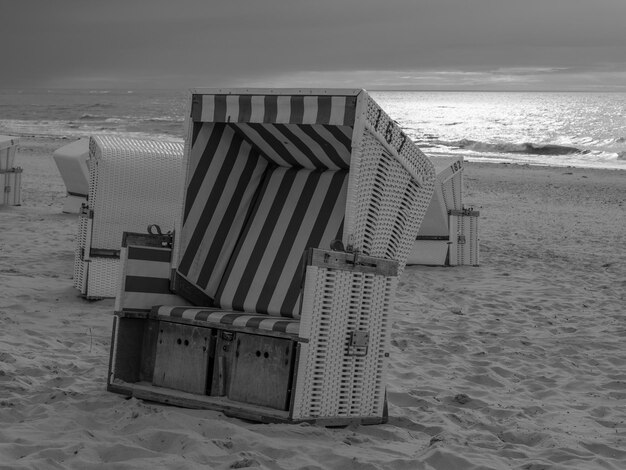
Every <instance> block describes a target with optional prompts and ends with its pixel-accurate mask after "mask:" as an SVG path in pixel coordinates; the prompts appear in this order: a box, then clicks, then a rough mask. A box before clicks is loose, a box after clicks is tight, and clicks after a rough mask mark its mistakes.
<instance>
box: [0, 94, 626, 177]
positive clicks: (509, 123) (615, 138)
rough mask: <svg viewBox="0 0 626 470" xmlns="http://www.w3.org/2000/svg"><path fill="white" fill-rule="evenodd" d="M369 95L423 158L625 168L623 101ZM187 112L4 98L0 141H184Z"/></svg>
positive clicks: (93, 97)
mask: <svg viewBox="0 0 626 470" xmlns="http://www.w3.org/2000/svg"><path fill="white" fill-rule="evenodd" d="M370 93H371V95H372V96H373V97H374V98H375V99H376V101H377V102H378V103H379V104H380V105H381V106H382V107H383V109H385V110H386V111H387V113H388V114H389V115H390V116H391V117H392V118H394V119H395V120H396V121H397V122H398V123H399V125H400V126H401V127H402V128H403V129H404V131H405V132H406V133H407V135H409V137H411V138H412V139H413V140H414V141H415V142H416V143H417V144H418V145H419V146H420V148H421V149H422V150H423V151H424V152H425V153H426V154H432V155H441V154H453V155H463V157H464V158H465V159H466V160H468V161H493V162H510V163H529V164H535V165H549V166H576V167H602V168H620V169H626V93H586V92H584V93H583V92H581V93H571V92H567V93H566V92H564V93H555V92H545V93H530V92H520V93H514V92H409V91H406V92H403V91H372V92H370ZM186 108H187V92H186V91H185V90H180V91H171V90H168V91H162V90H156V91H155V90H122V91H120V90H0V134H5V135H15V136H20V135H46V136H58V137H66V138H73V137H76V138H80V137H85V136H89V135H95V134H107V133H122V134H126V135H129V136H135V137H150V138H156V139H175V140H182V139H183V138H184V135H185V119H184V115H185V110H186Z"/></svg>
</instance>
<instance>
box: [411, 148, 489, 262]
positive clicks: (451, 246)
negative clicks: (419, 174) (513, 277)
mask: <svg viewBox="0 0 626 470" xmlns="http://www.w3.org/2000/svg"><path fill="white" fill-rule="evenodd" d="M430 160H431V161H432V163H433V165H434V167H435V171H436V175H437V179H436V182H435V189H434V193H433V198H432V200H431V202H430V205H429V206H428V210H427V211H426V215H425V216H424V220H423V221H422V224H421V226H420V230H419V232H418V234H417V238H416V241H415V244H414V246H413V250H412V251H411V253H410V255H409V258H408V260H407V264H409V265H413V264H422V265H428V266H460V265H472V266H478V264H479V239H478V216H479V215H480V213H479V212H478V211H474V210H473V209H472V208H466V207H464V205H463V157H461V156H454V157H432V156H431V157H430Z"/></svg>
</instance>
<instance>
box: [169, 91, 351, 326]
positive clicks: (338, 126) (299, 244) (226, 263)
mask: <svg viewBox="0 0 626 470" xmlns="http://www.w3.org/2000/svg"><path fill="white" fill-rule="evenodd" d="M355 110H356V93H354V94H353V95H352V94H345V95H328V94H319V95H315V94H311V95H298V94H296V95H280V94H266V95H259V94H216V93H209V94H203V93H196V94H194V95H192V105H191V119H190V123H191V126H190V145H188V149H187V152H186V153H187V154H186V161H187V162H186V167H187V177H186V183H185V194H184V211H183V220H182V228H181V230H180V235H179V240H178V243H179V250H180V256H179V263H178V268H177V275H178V276H180V277H181V278H182V279H184V280H185V282H186V283H188V284H190V285H191V286H192V288H193V290H194V291H195V292H196V293H197V292H201V293H202V295H201V298H202V303H203V304H204V305H212V306H215V307H219V308H224V309H232V310H238V311H244V312H250V313H263V314H269V315H280V316H286V317H295V316H297V315H298V312H299V302H300V300H299V299H300V286H301V281H302V270H301V257H302V255H303V253H304V251H305V250H306V249H307V248H309V247H316V248H329V246H330V243H331V241H332V240H334V239H337V238H341V237H342V230H343V222H344V215H345V206H346V197H347V187H348V168H349V166H350V159H351V154H352V132H353V126H354V121H355ZM197 299H198V297H197V296H196V297H195V298H194V299H193V300H194V301H195V302H196V303H197V302H198V300H197Z"/></svg>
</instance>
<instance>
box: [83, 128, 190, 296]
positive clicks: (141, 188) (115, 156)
mask: <svg viewBox="0 0 626 470" xmlns="http://www.w3.org/2000/svg"><path fill="white" fill-rule="evenodd" d="M182 154H183V144H182V142H169V141H157V140H147V139H131V138H125V137H119V136H97V137H92V138H91V139H90V141H89V199H88V205H86V206H85V207H84V208H83V210H82V214H81V216H80V217H79V229H78V236H77V240H76V251H75V261H74V286H75V287H76V288H78V289H79V290H80V291H81V293H82V294H83V295H84V296H86V297H88V298H100V297H115V296H116V294H117V291H118V284H119V274H120V267H119V259H118V257H115V256H113V257H102V256H98V255H97V254H94V253H93V251H92V250H108V251H111V252H115V251H117V250H119V249H120V246H121V242H122V233H123V232H125V231H127V232H145V231H146V229H147V227H148V226H149V225H153V224H155V225H158V226H160V227H161V229H162V230H163V231H164V232H166V231H171V230H174V228H175V226H176V219H177V217H178V215H179V209H180V207H181V202H180V199H179V198H180V196H181V191H180V188H181V186H182Z"/></svg>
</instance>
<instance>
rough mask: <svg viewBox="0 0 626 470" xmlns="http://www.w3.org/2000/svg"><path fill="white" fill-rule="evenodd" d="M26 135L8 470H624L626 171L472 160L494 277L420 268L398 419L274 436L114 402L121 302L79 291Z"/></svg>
mask: <svg viewBox="0 0 626 470" xmlns="http://www.w3.org/2000/svg"><path fill="white" fill-rule="evenodd" d="M69 142H70V141H67V140H55V139H44V138H22V141H21V146H20V148H19V151H18V155H17V157H16V165H18V166H21V167H23V168H24V173H23V181H22V201H23V203H22V206H20V207H6V206H4V207H0V469H22V468H24V469H25V468H28V469H81V470H83V469H100V468H111V469H131V468H132V469H152V468H165V469H200V468H203V469H205V468H216V469H228V468H248V467H249V468H263V469H310V470H312V469H392V470H395V469H397V470H400V469H445V470H452V469H459V470H461V469H462V470H469V469H509V468H513V469H527V470H539V469H615V470H617V469H624V468H626V321H625V316H624V315H625V313H626V248H625V241H626V235H625V232H626V207H625V199H626V173H625V172H623V171H611V170H590V169H576V168H546V167H532V166H515V165H504V164H477V163H468V164H467V165H466V169H465V193H464V202H465V205H466V206H472V207H474V209H475V210H478V211H480V219H479V220H480V222H479V226H480V229H479V230H480V239H481V244H480V248H481V265H480V266H479V267H465V266H463V267H446V268H444V267H425V266H413V267H408V268H407V269H406V270H405V272H404V274H403V276H402V278H401V282H400V287H399V292H398V298H397V303H396V316H395V318H394V325H393V335H392V336H393V341H392V347H391V357H390V366H389V372H388V398H389V413H390V418H389V422H388V423H387V424H384V425H376V426H348V427H346V428H324V427H319V426H311V425H283V424H280V425H277V424H272V425H267V424H255V423H249V422H246V421H242V420H238V419H233V418H227V417H225V416H224V415H222V414H221V413H219V412H213V411H198V410H187V409H182V408H176V407H171V406H164V405H161V404H155V403H149V402H144V401H140V400H136V399H127V398H125V397H123V396H121V395H117V394H113V393H109V392H107V391H106V390H105V387H106V384H105V379H106V373H107V366H108V360H109V347H110V340H111V326H112V315H113V300H101V301H92V302H89V301H85V300H83V299H81V297H80V296H79V295H78V291H76V290H75V289H74V288H73V287H72V273H73V259H74V246H75V245H74V236H75V232H76V227H77V216H76V215H68V214H62V213H61V208H62V205H63V198H64V196H65V187H64V185H63V182H62V180H61V177H60V175H59V174H58V171H57V169H56V166H55V164H54V161H53V159H52V152H53V151H54V150H56V149H57V148H59V147H61V146H63V145H66V144H67V143H69Z"/></svg>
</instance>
